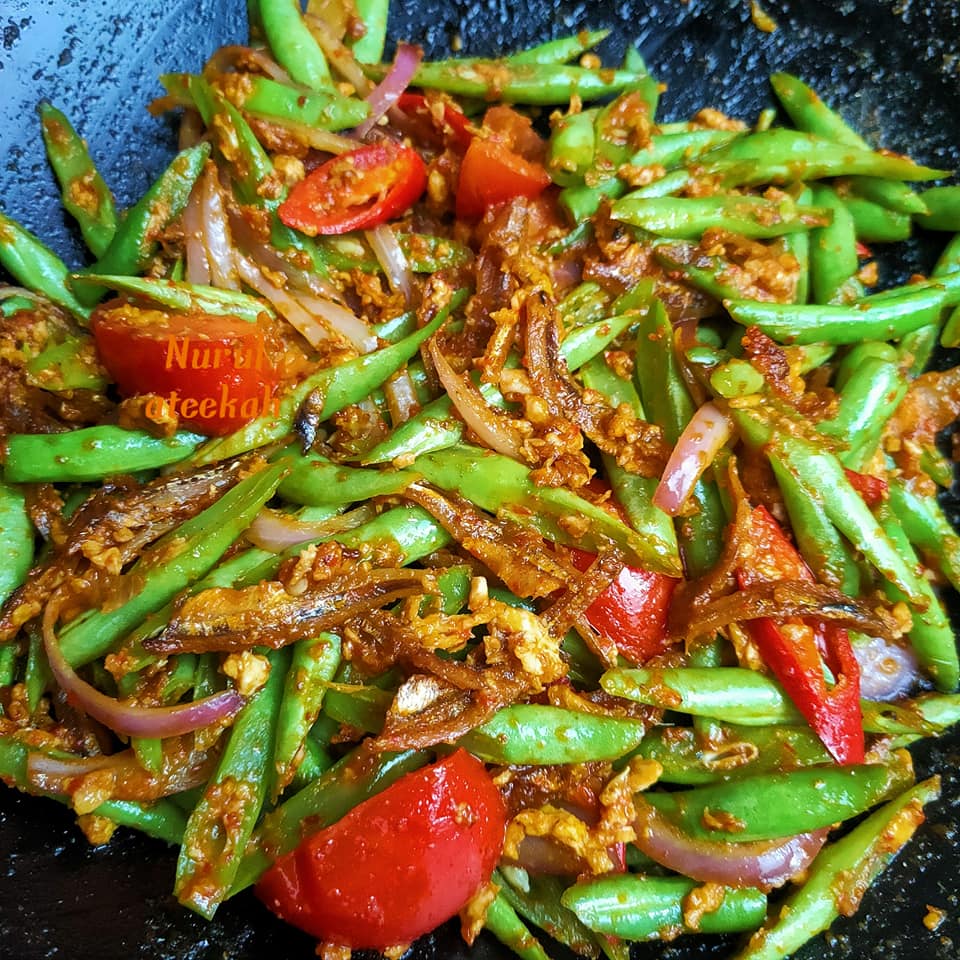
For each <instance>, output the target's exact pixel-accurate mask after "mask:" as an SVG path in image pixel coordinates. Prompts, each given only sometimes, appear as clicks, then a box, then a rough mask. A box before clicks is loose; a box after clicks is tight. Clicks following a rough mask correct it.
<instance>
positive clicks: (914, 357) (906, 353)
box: [897, 323, 940, 380]
mask: <svg viewBox="0 0 960 960" xmlns="http://www.w3.org/2000/svg"><path fill="white" fill-rule="evenodd" d="M939 339H940V325H939V324H936V323H931V324H928V325H927V326H925V327H920V328H919V329H917V330H912V331H911V332H910V333H906V334H904V335H903V336H902V337H901V338H900V342H899V343H898V344H897V355H898V358H899V360H900V363H901V365H902V368H903V372H904V374H905V376H906V377H907V378H908V379H909V380H916V378H917V377H919V376H920V374H921V373H923V371H924V370H926V368H927V365H928V364H929V363H930V358H931V357H932V356H933V351H934V350H935V349H936V347H937V341H938V340H939Z"/></svg>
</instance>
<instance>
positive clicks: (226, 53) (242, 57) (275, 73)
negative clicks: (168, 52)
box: [203, 44, 290, 83]
mask: <svg viewBox="0 0 960 960" xmlns="http://www.w3.org/2000/svg"><path fill="white" fill-rule="evenodd" d="M238 64H243V65H244V66H246V65H248V64H249V65H251V66H255V67H256V68H257V69H258V70H259V71H260V72H261V73H263V74H266V76H268V77H270V79H271V80H276V81H278V82H279V83H290V74H289V73H287V71H286V70H284V69H283V67H281V66H280V64H278V63H277V62H276V61H275V60H273V59H271V58H270V57H268V56H267V54H266V53H265V52H264V51H263V50H259V49H257V48H256V47H244V46H240V45H239V44H233V45H231V46H227V47H220V49H219V50H217V51H216V53H214V54H213V56H211V57H210V59H209V60H208V61H207V62H206V63H205V64H204V66H203V75H204V77H206V78H207V79H208V80H213V79H216V76H217V74H219V73H228V72H229V71H231V70H233V69H235V68H236V67H237V65H238Z"/></svg>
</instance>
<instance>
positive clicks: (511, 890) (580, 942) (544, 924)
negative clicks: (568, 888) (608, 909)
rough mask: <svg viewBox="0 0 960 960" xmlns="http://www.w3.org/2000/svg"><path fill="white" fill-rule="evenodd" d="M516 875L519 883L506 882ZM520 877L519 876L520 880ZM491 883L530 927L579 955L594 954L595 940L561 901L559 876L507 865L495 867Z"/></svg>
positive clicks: (596, 939)
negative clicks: (537, 874) (539, 874)
mask: <svg viewBox="0 0 960 960" xmlns="http://www.w3.org/2000/svg"><path fill="white" fill-rule="evenodd" d="M512 876H516V877H517V878H518V880H519V881H520V882H513V883H511V882H510V877H512ZM521 878H522V879H521ZM493 882H494V883H496V884H497V886H499V887H500V895H501V896H502V897H503V898H504V899H505V900H506V901H507V903H509V904H510V906H511V907H513V909H514V910H516V911H517V913H518V914H520V916H521V917H523V918H524V919H526V920H528V921H529V922H530V923H532V924H533V925H534V926H536V927H539V928H540V929H541V930H543V931H544V932H545V933H546V934H548V935H549V936H550V937H552V938H553V939H554V940H556V941H558V942H559V943H562V944H563V945H564V946H566V947H569V948H570V949H571V950H573V951H574V953H577V954H580V955H581V956H588V957H592V956H596V955H597V946H598V939H599V938H597V937H596V935H595V934H593V933H592V932H591V931H590V930H588V929H587V927H585V926H584V925H583V923H581V921H580V920H579V919H578V918H577V915H576V914H575V913H573V911H571V910H568V909H567V908H566V907H565V906H563V904H562V903H561V896H562V894H563V884H562V881H561V880H560V878H559V877H528V876H527V874H526V872H525V871H523V870H520V871H515V870H513V869H511V868H509V867H503V868H501V869H500V870H495V871H494V873H493Z"/></svg>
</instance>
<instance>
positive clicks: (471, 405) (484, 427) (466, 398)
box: [427, 339, 525, 461]
mask: <svg viewBox="0 0 960 960" xmlns="http://www.w3.org/2000/svg"><path fill="white" fill-rule="evenodd" d="M427 351H428V353H429V354H430V360H431V361H432V362H433V365H434V367H435V368H436V371H437V376H438V377H439V378H440V382H441V383H442V384H443V388H444V389H445V390H446V391H447V395H448V396H449V397H450V400H451V401H452V402H453V406H454V407H455V409H456V411H457V413H459V414H460V416H461V417H463V421H464V423H466V425H467V426H468V427H469V428H470V429H471V430H472V431H473V432H474V433H475V434H476V435H477V436H478V437H479V438H480V440H481V441H482V442H483V443H485V444H486V445H487V446H488V447H490V449H491V450H496V451H497V453H502V454H505V455H506V456H508V457H513V458H514V459H515V460H521V461H523V460H524V459H525V458H524V456H523V438H522V437H521V436H520V433H519V431H518V430H517V429H516V428H515V427H513V425H512V423H511V421H510V420H509V418H507V417H504V416H502V415H500V414H498V413H497V412H496V411H495V410H492V409H491V408H490V406H489V405H488V404H487V402H486V401H485V400H484V399H483V395H482V394H481V393H480V391H479V390H478V389H477V388H476V387H475V386H474V385H473V383H472V382H470V381H468V380H467V379H466V378H465V377H461V376H460V374H458V373H457V372H456V370H454V369H453V367H451V366H450V364H449V363H448V362H447V358H446V357H445V356H444V355H443V351H442V350H441V349H440V347H439V346H438V345H437V342H436V341H435V340H433V339H431V340H430V342H429V343H428V344H427Z"/></svg>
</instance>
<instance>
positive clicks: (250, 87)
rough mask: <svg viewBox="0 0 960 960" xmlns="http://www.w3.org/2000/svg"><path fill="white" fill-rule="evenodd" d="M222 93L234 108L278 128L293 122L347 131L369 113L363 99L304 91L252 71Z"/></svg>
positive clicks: (324, 91)
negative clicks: (241, 81)
mask: <svg viewBox="0 0 960 960" xmlns="http://www.w3.org/2000/svg"><path fill="white" fill-rule="evenodd" d="M225 93H226V95H227V96H228V97H229V98H230V102H231V103H232V104H233V105H234V106H235V107H236V108H237V109H239V110H244V111H246V112H247V113H249V114H251V115H252V116H254V117H260V118H261V119H264V120H270V121H271V122H272V123H276V124H278V125H279V126H281V127H282V126H285V125H286V124H290V123H293V124H296V125H298V126H306V127H318V128H319V129H321V130H346V129H348V128H351V127H355V126H357V125H358V124H360V123H362V122H363V121H364V120H366V119H367V117H368V116H369V114H370V105H369V104H368V103H367V102H366V100H358V99H357V98H356V97H341V96H339V95H338V94H336V93H334V92H333V91H332V90H323V91H320V92H306V91H304V90H303V89H301V88H297V87H293V86H290V85H289V84H286V83H280V82H278V81H276V80H271V79H269V78H268V77H258V76H256V75H254V74H245V75H244V79H243V83H240V84H236V85H231V86H228V87H227V88H226V90H225Z"/></svg>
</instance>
